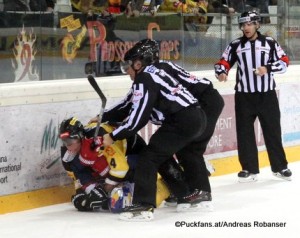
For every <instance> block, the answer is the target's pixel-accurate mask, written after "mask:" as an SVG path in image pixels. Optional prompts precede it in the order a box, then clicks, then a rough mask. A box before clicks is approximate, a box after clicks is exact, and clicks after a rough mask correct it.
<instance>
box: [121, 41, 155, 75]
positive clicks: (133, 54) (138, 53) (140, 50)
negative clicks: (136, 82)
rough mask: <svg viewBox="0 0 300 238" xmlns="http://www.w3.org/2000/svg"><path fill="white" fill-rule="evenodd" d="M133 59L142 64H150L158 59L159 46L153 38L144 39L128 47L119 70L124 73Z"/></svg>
mask: <svg viewBox="0 0 300 238" xmlns="http://www.w3.org/2000/svg"><path fill="white" fill-rule="evenodd" d="M135 60H140V61H141V62H142V65H143V66H147V65H151V64H153V63H155V62H156V61H158V60H159V46H158V43H157V42H156V41H154V40H150V39H144V40H141V41H139V42H137V43H136V44H135V45H134V46H133V47H132V48H131V49H129V50H128V51H127V52H126V53H125V56H124V62H122V63H121V70H122V72H123V73H126V71H127V70H128V68H129V67H130V66H132V64H133V62H134V61H135Z"/></svg>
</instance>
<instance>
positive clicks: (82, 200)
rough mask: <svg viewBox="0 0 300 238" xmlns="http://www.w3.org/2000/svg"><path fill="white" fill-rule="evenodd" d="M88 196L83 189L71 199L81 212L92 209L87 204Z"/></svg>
mask: <svg viewBox="0 0 300 238" xmlns="http://www.w3.org/2000/svg"><path fill="white" fill-rule="evenodd" d="M87 199H88V196H87V195H86V194H85V192H83V191H78V192H76V194H75V195H73V196H72V198H71V201H72V203H73V204H74V207H75V208H77V210H78V211H80V212H85V211H91V210H92V209H91V208H90V207H88V206H87Z"/></svg>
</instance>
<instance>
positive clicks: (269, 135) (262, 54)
mask: <svg viewBox="0 0 300 238" xmlns="http://www.w3.org/2000/svg"><path fill="white" fill-rule="evenodd" d="M259 21H260V16H259V15H258V14H257V12H255V11H249V12H244V13H242V14H241V16H240V17H239V19H238V22H239V27H240V29H241V30H242V31H243V36H242V37H240V38H238V39H235V40H233V41H232V42H231V43H230V44H229V45H228V46H227V47H226V49H225V51H224V53H223V55H222V57H221V59H220V60H219V62H217V63H216V64H215V74H216V77H217V78H218V80H219V81H227V75H228V72H229V70H230V68H231V67H233V65H234V64H235V63H237V73H236V85H235V92H236V93H235V114H236V132H237V144H238V156H239V161H240V164H241V167H242V171H241V172H239V173H238V177H239V181H240V182H252V181H256V180H257V174H258V173H259V162H258V149H257V145H256V140H255V131H254V122H255V120H256V118H258V119H259V121H260V124H261V128H262V132H263V135H264V139H265V144H266V148H267V152H268V156H269V160H270V164H271V170H272V172H273V174H274V175H275V176H277V177H280V178H283V179H286V180H291V176H292V172H291V171H290V170H289V169H288V168H287V165H288V162H287V160H286V155H285V152H284V149H283V145H282V138H281V126H280V109H279V103H278V98H277V95H276V91H275V87H276V84H275V81H274V73H284V72H285V71H286V70H287V67H288V64H289V59H288V57H287V55H286V54H285V52H284V51H283V49H282V48H281V46H280V45H279V44H278V42H277V41H276V40H274V39H273V38H271V37H268V36H265V35H262V34H261V33H260V32H259V31H258V29H259V27H260V24H259Z"/></svg>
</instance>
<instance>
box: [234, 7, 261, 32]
mask: <svg viewBox="0 0 300 238" xmlns="http://www.w3.org/2000/svg"><path fill="white" fill-rule="evenodd" d="M259 21H260V15H259V14H258V13H257V12H256V11H248V12H244V13H242V14H241V16H240V17H239V18H238V23H239V27H240V28H241V27H242V25H243V24H244V23H250V22H254V23H257V22H259Z"/></svg>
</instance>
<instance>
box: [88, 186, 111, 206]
mask: <svg viewBox="0 0 300 238" xmlns="http://www.w3.org/2000/svg"><path fill="white" fill-rule="evenodd" d="M107 205H108V196H107V193H106V192H105V190H104V189H103V188H102V187H101V186H99V185H98V186H97V187H95V188H94V189H92V190H91V192H90V193H89V194H88V199H87V206H88V207H89V208H90V209H91V210H99V209H104V210H106V208H107Z"/></svg>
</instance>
